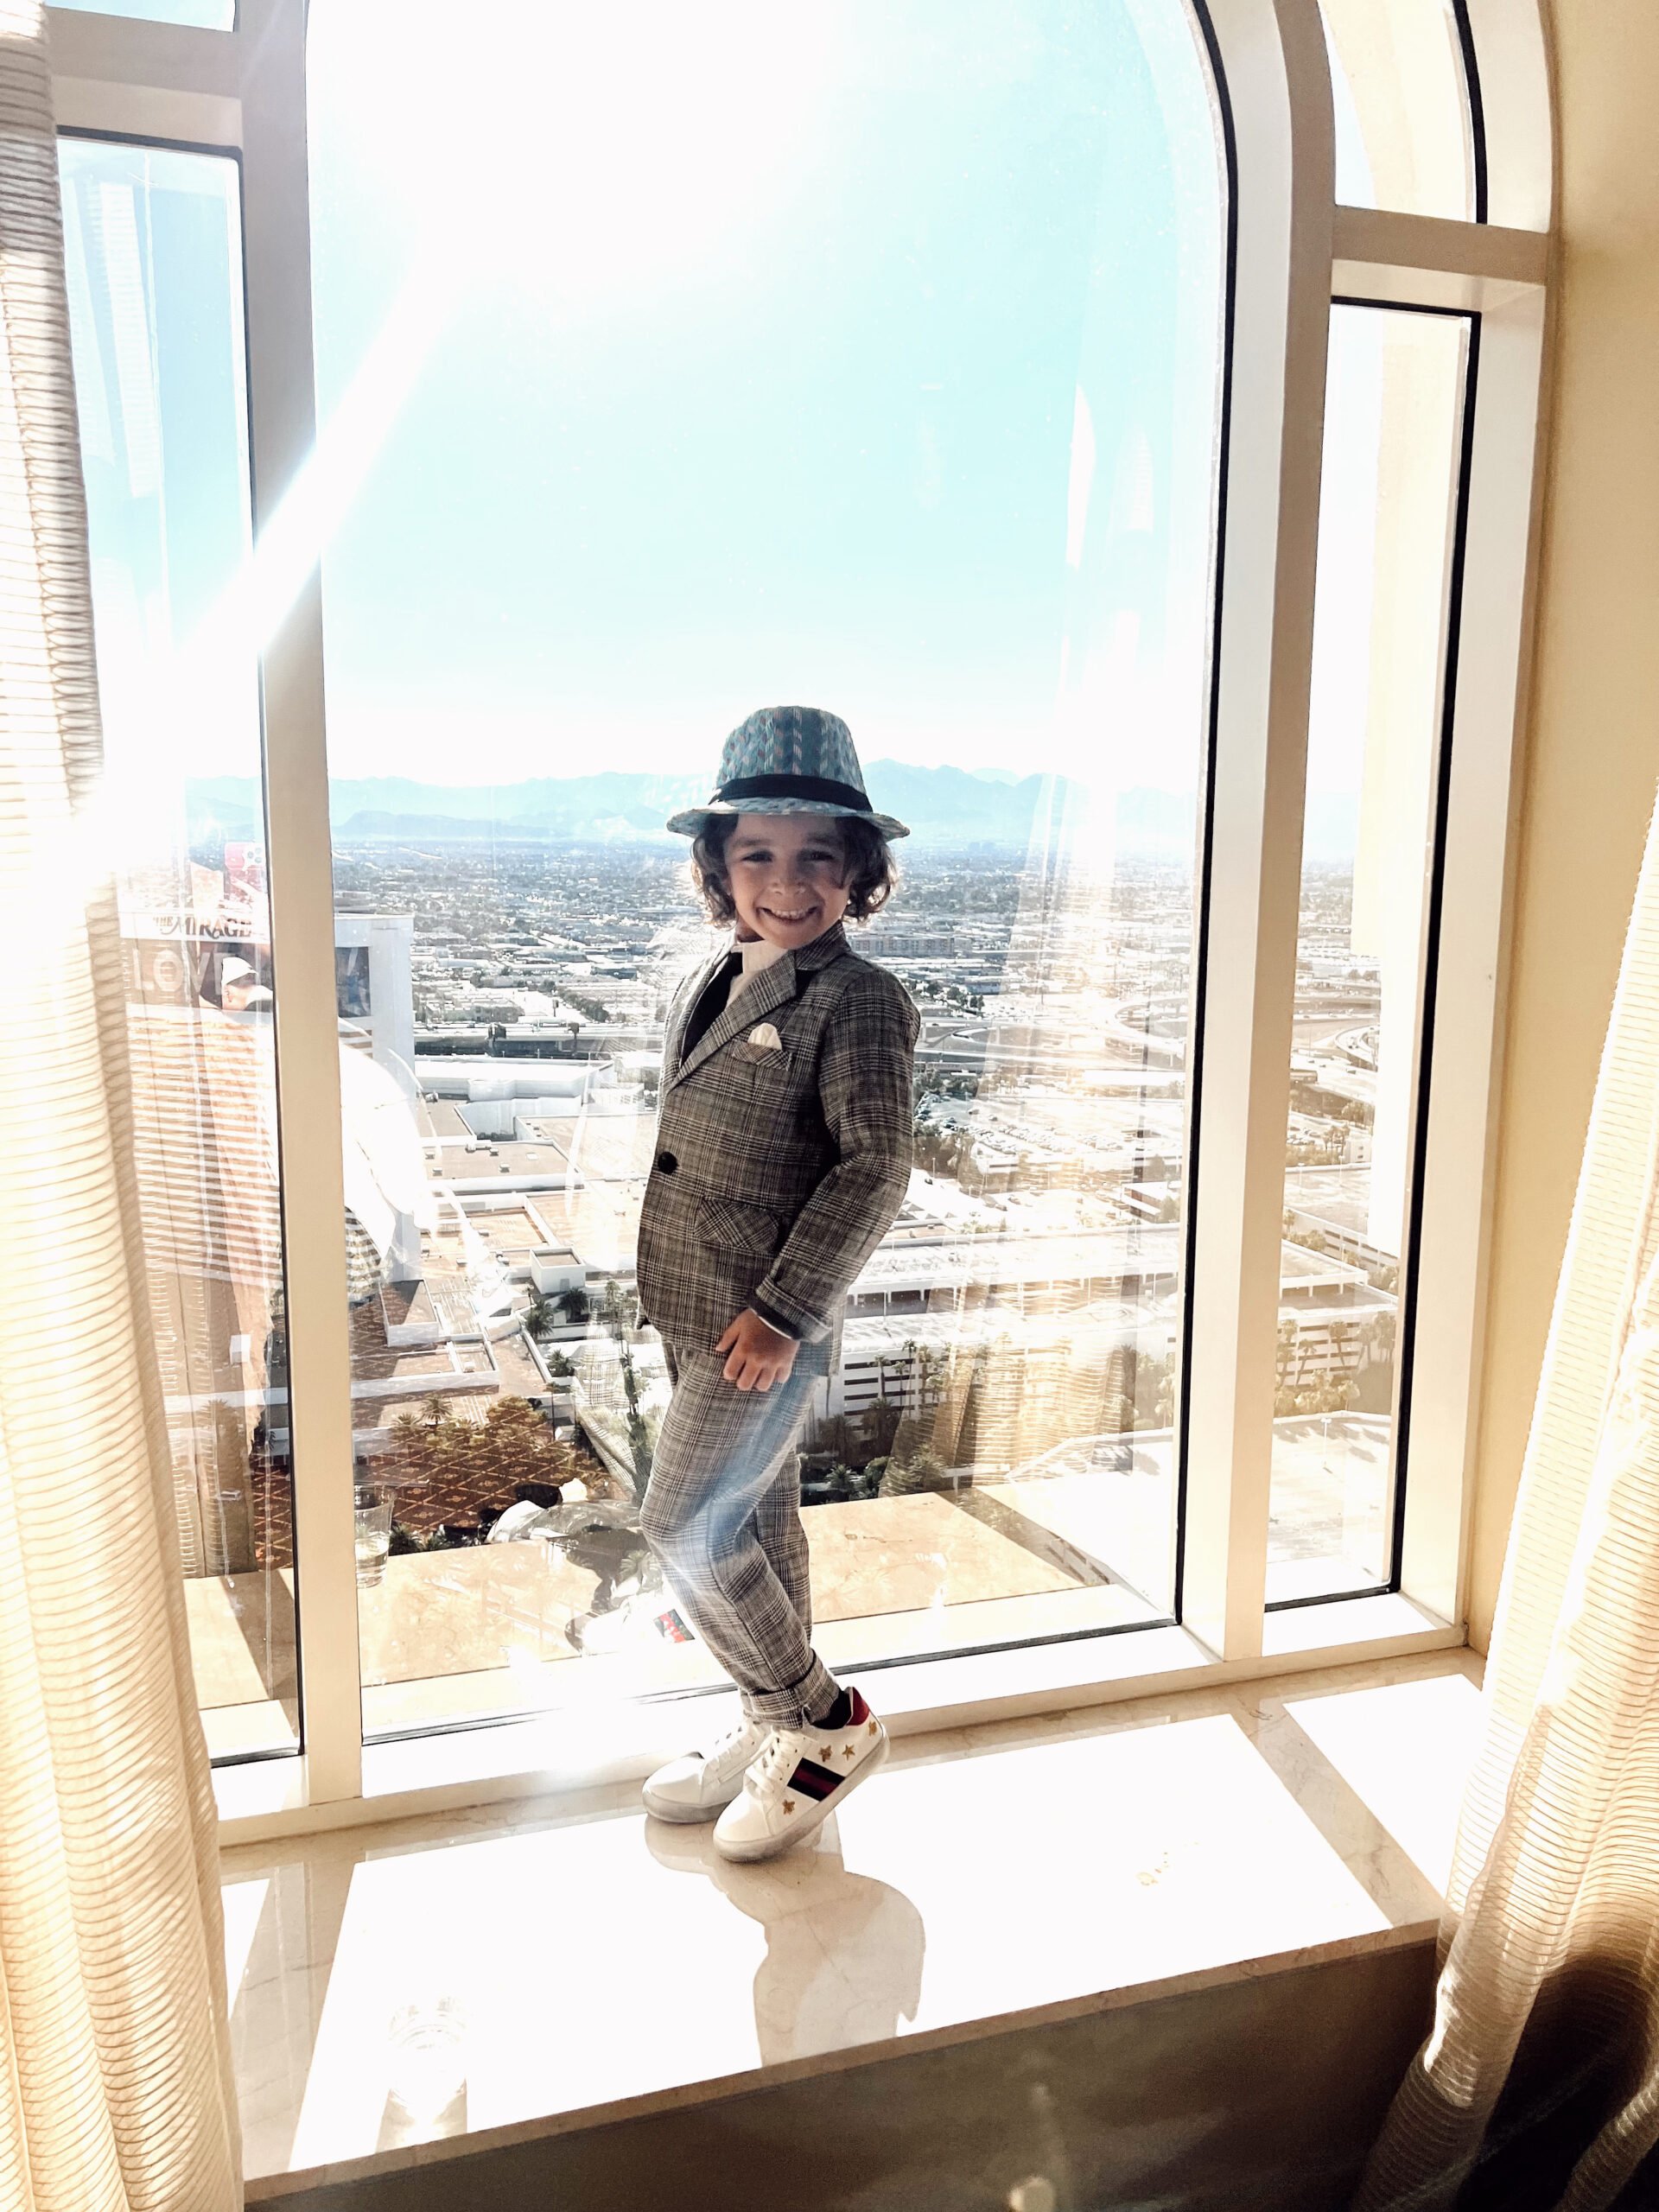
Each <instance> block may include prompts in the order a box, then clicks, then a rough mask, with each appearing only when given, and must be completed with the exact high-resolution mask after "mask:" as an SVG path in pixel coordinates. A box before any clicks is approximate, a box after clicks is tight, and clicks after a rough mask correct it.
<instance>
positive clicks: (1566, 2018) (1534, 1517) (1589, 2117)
mask: <svg viewBox="0 0 1659 2212" xmlns="http://www.w3.org/2000/svg"><path fill="white" fill-rule="evenodd" d="M1443 1944H1444V1965H1443V1971H1442V1974H1441V1978H1440V1988H1439V1992H1438V1995H1437V2001H1436V2007H1435V2020H1434V2027H1433V2033H1432V2035H1431V2036H1430V2037H1429V2040H1428V2041H1427V2044H1425V2045H1424V2047H1423V2049H1422V2050H1421V2052H1420V2053H1419V2054H1418V2056H1417V2059H1416V2060H1415V2062H1414V2064H1413V2067H1412V2069H1411V2071H1410V2073H1409V2074H1408V2076H1407V2078H1406V2081H1405V2082H1404V2083H1403V2084H1402V2088H1401V2090H1400V2092H1399V2094H1398V2096H1397V2098H1396V2100H1395V2106H1394V2109H1393V2111H1392V2112H1391V2113H1390V2114H1389V2122H1388V2126H1387V2127H1386V2128H1385V2130H1384V2133H1383V2138H1382V2139H1381V2141H1380V2142H1379V2144H1378V2145H1377V2148H1376V2152H1375V2154H1374V2156H1373V2158H1372V2162H1371V2166H1370V2171H1369V2173H1368V2176H1367V2179H1366V2185H1365V2187H1364V2189H1363V2190H1362V2192H1361V2195H1360V2197H1359V2200H1358V2204H1359V2208H1360V2212H1382V2208H1385V2207H1389V2208H1396V2207H1403V2206H1407V2205H1409V2206H1410V2207H1412V2208H1413V2212H1431V2208H1434V2207H1439V2206H1450V2205H1452V2204H1453V2203H1454V2202H1458V2201H1459V2189H1460V2188H1461V2187H1462V2186H1463V2184H1464V2183H1465V2179H1467V2177H1470V2176H1471V2173H1474V2174H1476V2179H1475V2180H1474V2181H1473V2183H1471V2187H1470V2189H1469V2190H1468V2196H1470V2197H1472V2198H1476V2199H1478V2202H1481V2203H1482V2204H1485V2203H1489V2202H1490V2203H1494V2204H1497V2203H1500V2202H1501V2203H1504V2204H1512V2205H1515V2206H1516V2207H1519V2206H1522V2205H1529V2206H1530V2205H1545V2204H1548V2205H1550V2206H1557V2205H1559V2206H1560V2207H1561V2208H1562V2212H1598V2208H1602V2207H1608V2206H1611V2205H1612V2204H1613V2203H1614V2202H1616V2201H1618V2200H1619V2198H1620V2192H1621V2191H1622V2190H1624V2188H1625V2185H1626V2183H1629V2182H1630V2177H1631V2176H1632V2175H1633V2174H1634V2173H1635V2171H1636V2169H1637V2166H1638V2164H1640V2163H1641V2161H1642V2159H1643V2157H1644V2156H1645V2154H1646V2152H1648V2151H1649V2148H1651V2147H1652V2145H1654V2143H1655V2141H1656V2139H1659V826H1656V827H1653V828H1650V829H1649V838H1648V849H1647V856H1646V861H1645V863H1644V865H1643V873H1642V877H1641V880H1640V883H1639V886H1638V887H1637V897H1636V905H1635V908H1634V912H1633V914H1632V918H1631V923H1630V935H1629V938H1628V939H1627V941H1626V944H1625V950H1624V963H1623V967H1622V969H1621V973H1620V977H1619V985H1618V995H1617V998H1616V1001H1615V1004H1614V1008H1613V1015H1612V1020H1611V1027H1610V1028H1609V1031H1608V1035H1607V1042H1606V1046H1605V1052H1604V1054H1603V1058H1602V1065H1601V1072H1600V1076H1599V1081H1598V1084H1597V1090H1596V1100H1595V1106H1594V1109H1593V1112H1592V1117H1591V1124H1590V1134H1589V1138H1588V1141H1587V1145H1586V1153H1585V1159H1584V1166H1583V1169H1582V1172H1581V1174H1580V1183H1579V1192H1578V1198H1577V1203H1576V1205H1575V1207H1574V1211H1573V1225H1572V1230H1571V1233H1570V1236H1569V1238H1568V1242H1567V1256H1566V1260H1565V1262H1564V1263H1563V1267H1562V1272H1561V1278H1560V1287H1559V1289H1558V1291H1557V1294H1556V1301H1555V1310H1554V1319H1553V1322H1552V1325H1551V1330H1550V1337H1549V1344H1548V1351H1547V1354H1546V1357H1545V1363H1544V1371H1543V1376H1542V1379H1541V1383H1540V1387H1539V1395H1538V1401H1537V1405H1536V1408H1535V1412H1534V1415H1533V1423H1532V1432H1531V1437H1530V1440H1529V1446H1528V1452H1527V1460H1526V1465H1525V1469H1524V1471H1523V1473H1522V1482H1521V1489H1520V1493H1519V1496H1518V1497H1517V1500H1516V1510H1515V1521H1514V1525H1513V1528H1512V1530H1511V1534H1510V1549H1509V1555H1508V1559H1507V1560H1506V1563H1505V1568H1504V1580H1503V1591H1502V1594H1501V1597H1500V1599H1499V1605H1498V1614H1497V1624H1496V1627H1495V1629H1494V1632H1493V1637H1492V1648H1491V1658H1490V1662H1489V1664H1488V1669H1487V1675H1486V1735H1485V1740H1484V1745H1483V1748H1482V1751H1481V1754H1480V1757H1479V1758H1478V1762H1477V1764H1476V1767H1475V1770H1474V1773H1473V1775H1472V1777H1471V1782H1470V1785H1469V1790H1468V1795H1467V1796H1466V1798H1465V1805H1464V1811H1463V1821H1462V1827H1461V1831H1460V1834H1459V1840H1458V1850H1457V1857H1456V1863H1455V1866H1454V1871H1453V1875H1452V1888H1451V1891H1450V1893H1449V1896H1448V1899H1447V1923H1446V1933H1445V1936H1444V1937H1443ZM1647 2178H1648V2177H1646V2176H1644V2177H1643V2183H1638V2184H1637V2186H1638V2187H1642V2186H1643V2185H1644V2184H1645V2182H1646V2180H1647ZM1626 2201H1627V2202H1629V2201H1633V2200H1630V2199H1627V2200H1626ZM1642 2201H1643V2202H1650V2201H1652V2200H1651V2199H1649V2198H1648V2197H1646V2196H1644V2197H1643V2199H1642Z"/></svg>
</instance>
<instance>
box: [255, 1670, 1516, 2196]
mask: <svg viewBox="0 0 1659 2212" xmlns="http://www.w3.org/2000/svg"><path fill="white" fill-rule="evenodd" d="M1477 1681H1478V1662H1477V1661H1476V1660H1475V1659H1473V1657H1472V1656H1471V1655H1469V1654H1468V1653H1466V1652H1461V1651H1458V1652H1446V1653H1426V1654H1417V1655H1414V1656H1410V1657H1407V1658H1402V1659H1395V1660H1390V1661H1384V1662H1363V1663H1361V1664H1358V1665H1349V1666H1344V1667H1342V1668H1332V1669H1325V1670H1322V1671H1319V1672H1317V1673H1307V1674H1303V1675H1281V1676H1280V1677H1278V1678H1276V1679H1274V1680H1273V1681H1255V1682H1253V1683H1249V1684H1247V1685H1236V1684H1235V1685H1232V1686H1230V1687H1224V1688H1216V1687H1211V1688H1202V1689H1197V1690H1190V1691H1184V1692H1179V1693H1178V1694H1166V1695H1162V1696H1159V1697H1145V1698H1140V1699H1136V1700H1131V1701H1128V1702H1126V1703H1122V1704H1118V1705H1112V1706H1099V1705H1091V1706H1090V1707H1086V1708H1083V1709H1079V1710H1072V1711H1070V1712H1063V1713H1052V1714H1048V1715H1044V1716H1041V1717H1039V1718H1016V1719H1007V1720H1002V1721H998V1722H994V1723H991V1724H989V1725H987V1726H979V1727H975V1728H971V1729H947V1730H943V1731H936V1732H931V1733H926V1734H918V1735H915V1736H912V1737H910V1738H905V1739H903V1740H901V1741H899V1742H898V1743H897V1744H896V1745H895V1747H894V1751H893V1758H892V1760H891V1762H890V1764H889V1766H888V1768H887V1770H886V1771H885V1772H884V1773H882V1774H881V1775H880V1776H879V1777H875V1778H874V1780H873V1781H872V1783H870V1785H869V1786H868V1789H864V1790H862V1791H861V1793H860V1794H859V1795H858V1796H856V1797H855V1798H854V1799H853V1800H851V1801H850V1802H849V1804H848V1805H847V1807H846V1808H844V1810H843V1811H842V1814H841V1815H839V1816H838V1817H837V1819H836V1820H835V1821H832V1822H831V1823H830V1824H829V1826H828V1827H826V1828H825V1829H824V1830H823V1833H822V1834H821V1835H820V1837H819V1838H818V1840H817V1846H816V1848H814V1849H811V1850H810V1851H802V1852H798V1853H794V1854H792V1855H791V1856H790V1857H788V1858H786V1859H782V1860H779V1861H776V1862H773V1863H772V1865H771V1866H761V1867H749V1868H733V1867H728V1866H724V1865H723V1864H722V1863H721V1862H720V1861H719V1860H718V1859H715V1856H714V1854H713V1853H712V1851H711V1849H710V1847H709V1839H708V1835H707V1832H706V1831H704V1830H698V1829H693V1830H684V1829H668V1828H663V1827H660V1826H659V1825H658V1823H655V1822H651V1821H646V1820H645V1818H644V1816H643V1815H642V1814H641V1812H640V1810H639V1801H638V1793H637V1789H636V1788H635V1787H634V1786H633V1785H632V1784H621V1783H618V1784H614V1785H611V1786H607V1787H604V1788H600V1789H592V1790H589V1791H587V1792H585V1793H578V1794H576V1795H565V1796H561V1797H559V1798H557V1799H556V1800H548V1799H543V1800H540V1801H536V1800H527V1801H520V1802H515V1803H512V1804H511V1805H495V1806H479V1807H474V1808H472V1809H470V1810H467V1811H465V1812H459V1813H457V1812H451V1813H446V1814H442V1815H428V1816H426V1817H424V1818H421V1819H416V1820H405V1821H397V1822H391V1823H387V1824H385V1825H383V1826H381V1827H358V1828H354V1829H348V1830H341V1831H336V1832H333V1833H329V1834H320V1835H314V1836H309V1837H304V1838H291V1839H289V1840H284V1841H283V1842H282V1843H280V1844H277V1845H247V1846H243V1847H236V1848H232V1849H231V1850H228V1851H227V1852H226V1853H225V1858H224V1880H225V1896H226V1940H227V1948H228V1954H229V1961H230V1980H231V1987H232V1993H233V2002H234V2012H233V2017H232V2029H233V2034H234V2037H235V2041H236V2047H237V2064H238V2081H239V2084H240V2088H241V2095H242V2107H243V2123H244V2131H245V2145H246V2159H247V2171H248V2174H249V2177H250V2181H251V2187H250V2190H249V2199H250V2202H258V2201H263V2200H265V2199H270V2198H276V2197H280V2196H281V2195H283V2193H285V2191H286V2190H288V2189H289V2188H290V2187H293V2186H297V2185H298V2183H297V2177H299V2176H301V2175H305V2176H307V2177H308V2178H309V2179H311V2180H314V2181H315V2180H316V2179H318V2178H319V2177H321V2176H322V2175H323V2174H325V2173H326V2174H328V2175H329V2176H331V2177H333V2176H335V2175H339V2176H340V2177H344V2176H345V2175H346V2174H349V2173H354V2172H360V2171H372V2170H376V2169H378V2167H380V2166H383V2165H385V2164H389V2163H399V2164H401V2163H409V2162H414V2161H424V2160H427V2159H429V2158H435V2157H443V2156H446V2155H448V2154H449V2153H450V2152H453V2151H454V2148H456V2147H457V2146H458V2145H460V2144H461V2142H463V2141H467V2140H473V2141H476V2140H478V2139H480V2137H481V2136H483V2135H486V2134H487V2136H488V2137H489V2138H490V2139H493V2140H497V2141H499V2140H505V2139H511V2138H512V2136H513V2135H514V2134H519V2133H531V2134H533V2133H537V2132H551V2131H556V2130H558V2129H561V2128H565V2127H569V2126H575V2125H578V2124H584V2123H586V2122H588V2121H591V2120H594V2119H595V2118H598V2117H601V2116H620V2114H622V2113H626V2112H637V2111H645V2110H651V2109H656V2108H660V2107H663V2106H664V2104H667V2103H671V2102H684V2101H690V2100H696V2099H699V2098H703V2097H707V2096H709V2095H712V2094H719V2093H721V2091H722V2090H723V2089H727V2088H730V2087H731V2086H732V2085H733V2084H734V2083H737V2084H740V2085H751V2084H754V2083H758V2082H762V2081H766V2080H771V2079H775V2078H786V2077H787V2076H788V2075H790V2074H791V2073H799V2072H801V2071H803V2070H813V2069H823V2068H825V2067H831V2066H836V2065H841V2064H848V2063H858V2062H859V2061H860V2060H861V2059H867V2058H868V2057H869V2056H872V2055H874V2054H875V2053H877V2052H879V2051H880V2050H881V2049H883V2048H885V2047H891V2046H892V2045H893V2044H894V2042H895V2041H896V2040H897V2039H899V2038H903V2039H905V2040H906V2044H908V2045H910V2046H911V2047H916V2048H919V2047H922V2045H923V2044H925V2043H927V2042H930V2041H931V2042H933V2043H939V2042H950V2041H953V2040H959V2039H961V2038H963V2037H970V2036H975V2035H978V2034H982V2033H986V2032H989V2031H993V2030H995V2029H997V2028H1001V2027H1003V2026H1006V2025H1008V2024H1014V2023H1019V2022H1025V2021H1030V2020H1035V2019H1042V2018H1063V2017H1068V2016H1071V2015H1075V2014H1076V2013H1077V2012H1079V2011H1088V2010H1091V2009H1098V2008H1101V2007H1103V2006H1105V2005H1112V2004H1116V2003H1120V2002H1125V2001H1128V2000H1129V1999H1133V1998H1137V1997H1141V1996H1145V1995H1147V1994H1148V1993H1151V1992H1153V1991H1154V1990H1161V1989H1165V1988H1167V1987H1169V1986H1172V1985H1174V1986H1194V1984H1195V1983H1196V1984H1198V1985H1200V1986H1201V1985H1203V1984H1204V1983H1205V1982H1208V1981H1213V1980H1217V1979H1221V1980H1226V1979H1230V1978H1231V1979H1236V1978H1240V1977H1245V1976H1251V1975H1258V1974H1266V1973H1271V1972H1274V1971H1277V1970H1279V1969H1280V1968H1281V1967H1283V1966H1284V1965H1285V1964H1287V1962H1291V1961H1300V1960H1303V1959H1306V1958H1307V1957H1308V1956H1310V1955H1315V1956H1318V1955H1333V1954H1340V1953H1343V1952H1344V1951H1349V1950H1353V1949H1355V1948H1376V1947H1378V1946H1389V1945H1391V1944H1396V1943H1400V1942H1417V1941H1421V1940H1423V1937H1424V1936H1425V1934H1426V1931H1427V1929H1430V1928H1432V1926H1433V1923H1434V1921H1435V1919H1436V1917H1437V1916H1438V1913H1439V1910H1440V1888H1441V1885H1442V1884H1443V1882H1444V1880H1445V1878H1446V1867H1447V1865H1448V1863H1449V1857H1450V1851H1451V1843H1452V1832H1453V1826H1454V1822H1455V1817H1456V1808H1457V1803H1458V1798H1459V1791H1460V1789H1461V1783H1462V1777H1463V1775H1464V1772H1465V1769H1466V1766H1467V1764H1468V1760H1469V1758H1470V1756H1471V1751H1472V1746H1473V1741H1474V1730H1475V1725H1476V1719H1477V1714H1478V1692H1477V1687H1476V1685H1477ZM683 1710H684V1709H683V1708H682V1713H683ZM424 2029H430V2030H431V2031H432V2032H433V2034H434V2035H435V2044H434V2047H433V2048H432V2049H431V2050H429V2052H428V2053H427V2055H426V2056H422V2053H421V2051H420V2050H419V2048H418V2037H419V2035H420V2033H421V2032H423V2030H424ZM365 2162H366V2163H365Z"/></svg>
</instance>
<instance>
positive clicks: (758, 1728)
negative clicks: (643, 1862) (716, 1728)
mask: <svg viewBox="0 0 1659 2212" xmlns="http://www.w3.org/2000/svg"><path fill="white" fill-rule="evenodd" d="M771 1733H772V1731H771V1730H770V1729H769V1728H768V1727H767V1726H766V1722H765V1721H764V1720H750V1719H747V1718H746V1719H742V1720H740V1721H739V1722H738V1724H737V1726H736V1727H735V1728H728V1730H727V1732H726V1733H725V1734H724V1735H723V1736H722V1737H721V1738H720V1740H719V1742H718V1743H716V1744H715V1746H714V1748H713V1749H712V1750H711V1751H688V1752H686V1754H685V1756H684V1757H683V1758H677V1759H670V1761H669V1762H668V1764H667V1765H666V1766H659V1767H658V1770H657V1771H656V1773H655V1774H653V1775H652V1777H651V1779H650V1781H649V1782H647V1783H646V1784H645V1792H644V1795H645V1810H646V1811H647V1812H648V1813H654V1814H655V1815H656V1816H657V1818H658V1820H659V1821H712V1820H713V1819H714V1817H715V1815H716V1814H717V1813H719V1812H720V1811H721V1809H722V1808H724V1807H725V1806H727V1805H729V1804H730V1803H731V1802H732V1800H733V1798H734V1797H735V1796H736V1795H737V1793H738V1791H739V1790H740V1789H741V1788H742V1787H743V1776H744V1773H745V1771H746V1770H747V1768H748V1767H750V1766H751V1765H753V1763H754V1761H755V1760H756V1759H757V1758H759V1757H760V1753H761V1751H763V1750H764V1749H765V1748H766V1738H768V1736H770V1734H771Z"/></svg>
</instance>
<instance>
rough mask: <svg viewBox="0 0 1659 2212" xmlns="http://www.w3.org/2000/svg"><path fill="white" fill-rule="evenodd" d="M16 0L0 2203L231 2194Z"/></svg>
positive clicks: (1, 182)
mask: <svg viewBox="0 0 1659 2212" xmlns="http://www.w3.org/2000/svg"><path fill="white" fill-rule="evenodd" d="M99 764H100V744H99V709H98V687H97V680H96V670H95V665H94V660H93V652H92V606H91V597H90V588H89V581H88V567H87V551H86V510H85V504H84V499H83V493H82V486H81V480H80V464H79V446H78V442H77V436H76V423H75V400H74V389H73V379H72V375H71V365H70V351H69V323H68V316H67V309H66V305H65V292H64V273H63V245H62V238H61V233H60V224H59V211H58V177H57V154H56V146H55V143H54V130H53V117H52V99H51V85H50V77H49V73H48V61H47V54H46V34H45V25H44V20H43V13H42V10H41V7H40V6H39V5H38V4H33V5H31V4H18V0H0V2208H3V2212H127V2208H135V2212H136V2208H138V2207H143V2208H145V2212H229V2208H231V2207H232V2206H234V2205H238V2204H239V2203H240V2202H241V2188H240V2183H239V2180H238V2132H237V2120H236V2104H235V2098H234V2091H233V2086H232V2077H231V2070H230V2064H229V2045H228V2038H227V2034H226V2005H225V1986H224V1954H223V1937H222V1932H221V1926H220V1919H219V1886H218V1868H217V1847H216V1843H215V1829H214V1811H213V1791H212V1786H211V1778H210V1776H209V1772H208V1766H207V1755H206V1751H205V1747H204V1745H203V1740H202V1736H201V1731H200V1723H199V1720H198V1719H197V1715H196V1711H195V1702H194V1693H193V1689H192V1684H191V1675H190V1664H189V1651H188V1641H187V1635H186V1627H185V1616H184V1600H183V1589H182V1584H181V1577H180V1568H179V1559H178V1540H177V1534H176V1529H175V1516H174V1510H173V1496H172V1478H171V1472H170V1469H169V1464H168V1449H167V1437H166V1432H165V1427H164V1424H163V1419H162V1398H161V1393H160V1388H159V1383H158V1379H157V1371H156V1361H155V1357H154V1352H153V1349H152V1345H151V1344H150V1341H149V1336H148V1326H149V1322H148V1308H147V1301H146V1299H145V1294H144V1270H143V1255H142V1252H141V1249H140V1244H139V1236H138V1225H137V1223H138V1213H137V1192H136V1187H135V1175H134V1142H133V1135H134V1133H133V1127H132V1115H131V1103H130V1090H129V1085H128V1080H127V1068H126V1057H125V1055H126V1014H125V1008H124V977H123V971H122V963H121V944H120V939H119V934H118V921H117V912H116V903H115V896H114V891H113V887H112V881H111V872H110V866H109V861H110V855H109V853H108V851H107V850H106V849H104V848H103V845H102V838H103V834H104V833H103V830H102V829H101V827H100V823H99V809H98V792H99Z"/></svg>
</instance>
